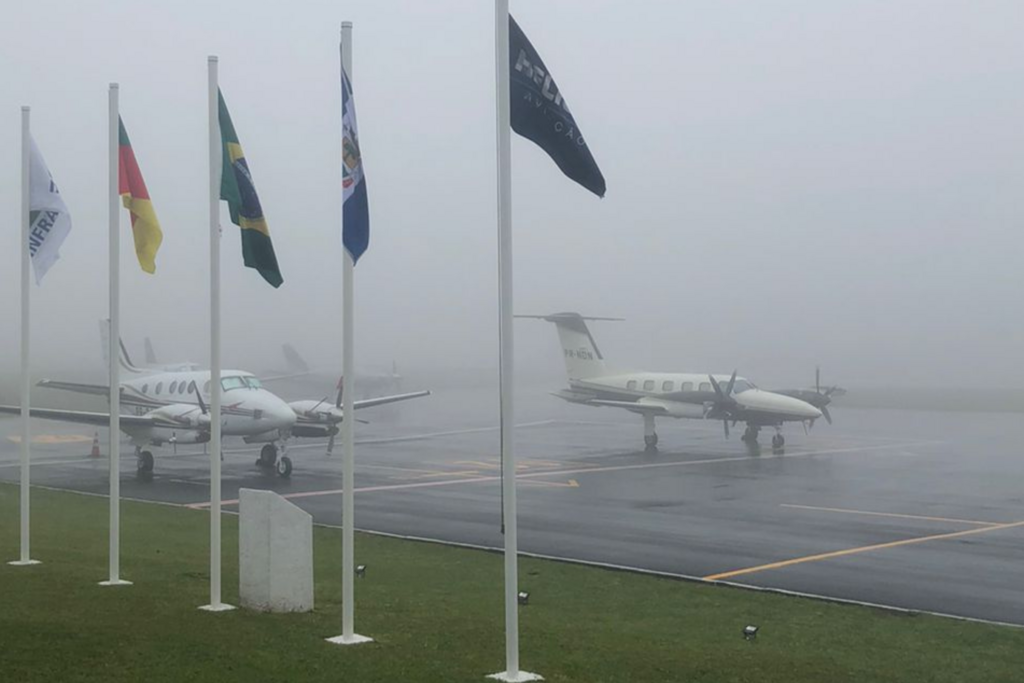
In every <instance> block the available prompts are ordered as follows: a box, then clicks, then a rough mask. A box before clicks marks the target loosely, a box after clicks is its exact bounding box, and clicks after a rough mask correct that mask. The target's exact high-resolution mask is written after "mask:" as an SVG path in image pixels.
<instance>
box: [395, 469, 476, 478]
mask: <svg viewBox="0 0 1024 683" xmlns="http://www.w3.org/2000/svg"><path fill="white" fill-rule="evenodd" d="M481 474H482V473H481V472H480V470H458V471H456V472H453V471H451V470H448V471H443V470H438V471H436V472H428V473H427V474H417V475H416V476H413V477H409V478H410V479H430V478H432V477H479V476H480V475H481Z"/></svg>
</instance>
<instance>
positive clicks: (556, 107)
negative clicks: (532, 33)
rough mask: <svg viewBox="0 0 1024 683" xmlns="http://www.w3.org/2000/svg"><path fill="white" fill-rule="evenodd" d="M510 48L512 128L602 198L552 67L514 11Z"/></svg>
mask: <svg viewBox="0 0 1024 683" xmlns="http://www.w3.org/2000/svg"><path fill="white" fill-rule="evenodd" d="M508 46H509V67H510V71H511V74H510V79H509V94H510V95H511V99H512V104H511V109H512V130H514V131H515V132H517V133H519V134H520V135H522V136H523V137H524V138H526V139H527V140H532V141H533V142H535V143H537V145H538V146H539V147H540V148H541V149H543V150H544V151H545V152H547V153H548V155H549V156H550V157H551V158H552V159H553V160H554V162H555V163H556V164H558V168H560V169H562V173H564V174H565V175H567V176H569V177H570V178H572V179H573V180H575V181H576V182H577V183H579V184H580V185H582V186H583V187H585V188H587V189H588V190H590V191H591V192H593V193H594V194H596V195H597V196H598V197H603V196H604V191H605V185H604V176H603V175H601V169H599V168H598V167H597V162H596V161H594V157H593V156H591V154H590V148H588V147H587V143H586V141H585V140H584V139H583V134H582V133H580V129H579V127H578V126H577V125H576V121H575V119H573V117H572V114H570V113H569V107H568V106H567V105H566V104H565V100H564V99H563V98H562V93H561V92H560V91H559V90H558V86H557V85H555V81H554V79H553V78H551V74H550V73H549V72H548V68H547V67H546V66H544V62H543V61H542V60H541V58H540V55H538V54H537V51H536V50H535V49H533V45H531V44H530V41H529V39H527V37H526V34H524V33H523V31H522V29H521V28H519V24H517V23H516V21H515V19H513V18H512V15H509V17H508Z"/></svg>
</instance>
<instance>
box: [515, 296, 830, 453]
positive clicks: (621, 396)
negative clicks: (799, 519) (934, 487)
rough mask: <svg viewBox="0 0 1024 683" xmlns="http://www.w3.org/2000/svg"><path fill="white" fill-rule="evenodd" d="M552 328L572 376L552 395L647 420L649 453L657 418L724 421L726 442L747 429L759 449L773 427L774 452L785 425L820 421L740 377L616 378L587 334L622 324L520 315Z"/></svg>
mask: <svg viewBox="0 0 1024 683" xmlns="http://www.w3.org/2000/svg"><path fill="white" fill-rule="evenodd" d="M516 317H517V318H535V319H539V320H546V321H548V322H551V323H554V324H555V327H556V328H557V330H558V338H559V340H560V341H561V342H562V355H563V356H564V358H565V369H566V372H567V373H568V375H569V389H567V390H562V391H558V392H556V393H555V394H554V395H555V396H557V397H559V398H561V399H564V400H566V401H568V402H570V403H578V404H581V405H588V406H603V407H612V408H623V409H625V410H628V411H630V412H633V413H637V414H639V415H642V416H643V418H644V445H645V447H646V450H647V451H648V452H655V451H657V450H658V434H657V432H656V431H655V429H654V418H656V417H672V418H692V419H698V420H701V419H704V420H722V424H723V425H724V429H725V436H726V438H728V437H729V423H730V422H731V423H732V424H733V425H735V424H736V423H737V422H745V423H746V424H747V429H746V432H744V434H743V441H745V442H747V443H750V444H756V443H757V436H758V433H759V432H760V430H761V427H774V428H775V436H773V437H772V448H774V449H776V450H778V449H781V448H782V447H783V446H785V443H786V441H785V439H784V438H783V436H782V431H781V430H782V424H783V423H785V422H804V423H807V422H810V423H812V424H813V422H814V420H816V419H818V418H819V417H821V416H822V413H821V411H820V410H818V409H817V408H815V407H814V406H813V405H811V404H809V403H807V402H806V401H801V400H799V399H797V398H793V397H791V396H784V395H782V394H778V393H775V392H771V391H764V390H762V389H758V388H757V387H756V386H754V384H753V383H752V382H750V381H749V380H747V379H744V378H742V377H737V376H736V373H735V372H733V373H732V376H727V375H711V374H702V373H696V374H689V373H664V372H618V371H610V370H608V368H607V367H606V366H605V363H604V357H603V356H602V355H601V352H600V351H599V350H598V348H597V343H596V342H595V341H594V337H593V336H592V335H591V334H590V330H589V329H588V328H587V323H586V321H587V320H621V318H584V317H583V316H581V315H580V314H579V313H555V314H552V315H518V316H516Z"/></svg>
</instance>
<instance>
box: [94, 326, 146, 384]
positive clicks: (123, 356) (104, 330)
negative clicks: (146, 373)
mask: <svg viewBox="0 0 1024 683" xmlns="http://www.w3.org/2000/svg"><path fill="white" fill-rule="evenodd" d="M117 341H118V362H120V363H121V369H122V370H124V371H125V372H130V373H133V374H140V373H141V372H142V370H140V369H139V368H137V367H136V366H135V364H134V363H132V359H131V357H130V356H129V355H128V349H126V348H125V347H124V341H123V340H121V339H118V340H117ZM100 346H101V347H102V348H103V363H104V364H105V365H106V366H107V367H110V352H109V349H110V320H107V319H103V320H100Z"/></svg>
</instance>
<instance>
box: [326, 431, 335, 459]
mask: <svg viewBox="0 0 1024 683" xmlns="http://www.w3.org/2000/svg"><path fill="white" fill-rule="evenodd" d="M333 452H334V434H331V438H330V439H328V440H327V457H330V456H331V453H333Z"/></svg>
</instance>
